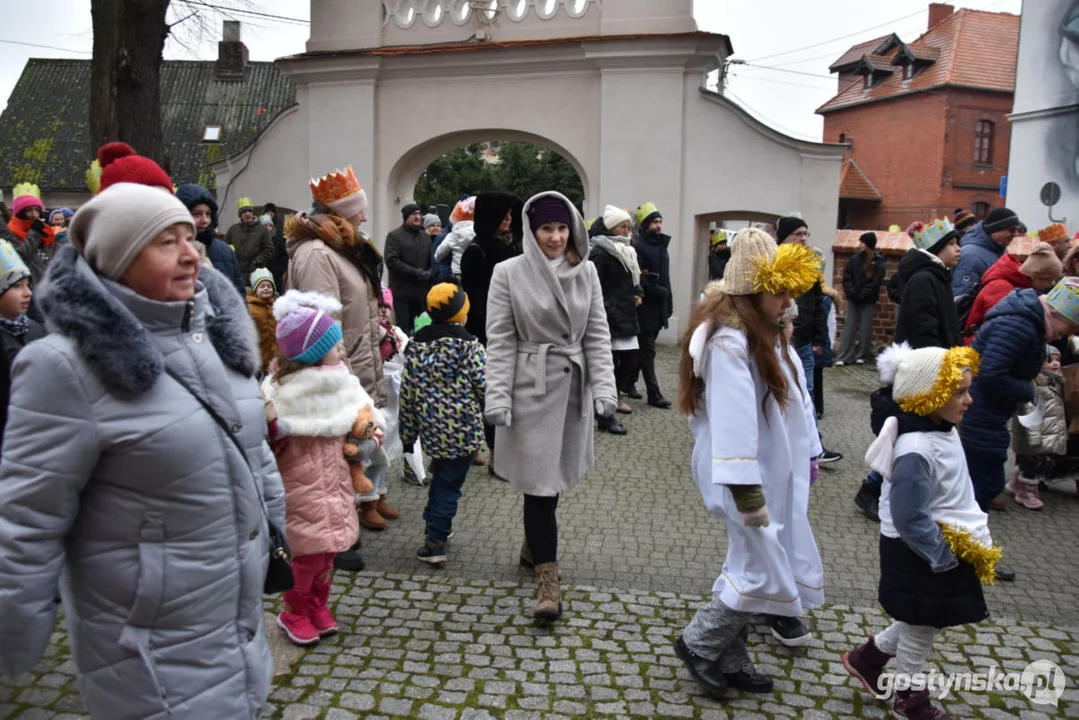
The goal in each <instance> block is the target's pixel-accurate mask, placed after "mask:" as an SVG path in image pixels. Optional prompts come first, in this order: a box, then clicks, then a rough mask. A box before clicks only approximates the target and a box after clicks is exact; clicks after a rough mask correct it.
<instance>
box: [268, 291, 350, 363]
mask: <svg viewBox="0 0 1079 720" xmlns="http://www.w3.org/2000/svg"><path fill="white" fill-rule="evenodd" d="M273 309H274V317H276V318H277V333H276V335H277V346H278V347H279V348H281V352H282V353H283V354H284V355H285V357H287V358H288V359H289V360H293V361H295V362H298V363H302V364H304V365H314V364H315V363H317V362H318V361H319V360H321V359H322V358H324V357H326V353H328V352H330V350H333V348H334V346H335V345H337V343H339V342H341V338H342V334H341V324H340V323H338V322H337V321H336V320H334V319H333V316H332V315H330V313H332V312H335V311H340V309H341V304H340V303H339V302H337V301H336V300H335V299H333V298H331V297H329V296H327V295H320V294H319V293H305V292H297V291H296V290H289V291H288V292H286V293H285V294H284V295H282V296H281V297H280V298H278V299H277V301H276V302H275V303H274V308H273Z"/></svg>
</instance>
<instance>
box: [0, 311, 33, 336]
mask: <svg viewBox="0 0 1079 720" xmlns="http://www.w3.org/2000/svg"><path fill="white" fill-rule="evenodd" d="M0 328H3V330H4V332H7V333H9V334H11V335H14V336H15V337H22V336H23V335H25V334H26V333H27V332H29V331H30V317H29V316H28V315H26V313H23V314H22V315H16V316H15V317H13V318H11V319H10V320H8V319H7V318H3V317H0Z"/></svg>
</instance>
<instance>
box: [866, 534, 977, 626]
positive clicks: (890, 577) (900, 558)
mask: <svg viewBox="0 0 1079 720" xmlns="http://www.w3.org/2000/svg"><path fill="white" fill-rule="evenodd" d="M877 596H878V598H879V600H880V604H881V606H882V607H883V608H884V611H885V612H886V613H888V615H890V616H891V617H892V618H893V619H895V620H900V621H902V622H905V623H908V624H910V625H927V626H930V627H935V628H945V627H952V626H955V625H967V624H970V623H976V622H981V621H982V620H985V619H986V618H987V617H989V610H988V609H986V607H985V596H984V595H982V583H981V581H980V580H978V574H977V573H976V572H975V570H974V566H973V565H971V564H970V563H968V562H964V561H963V560H960V561H959V565H958V566H957V567H954V568H952V569H951V570H948V571H947V572H942V573H937V572H933V569H932V568H931V567H929V563H927V562H926V561H925V560H924V559H923V558H922V557H921V556H920V555H918V553H916V552H914V551H913V550H911V549H910V547H909V546H908V545H907V544H906V543H905V542H903V541H902V540H900V539H899V538H890V537H885V536H883V535H881V536H880V585H879V586H878V594H877Z"/></svg>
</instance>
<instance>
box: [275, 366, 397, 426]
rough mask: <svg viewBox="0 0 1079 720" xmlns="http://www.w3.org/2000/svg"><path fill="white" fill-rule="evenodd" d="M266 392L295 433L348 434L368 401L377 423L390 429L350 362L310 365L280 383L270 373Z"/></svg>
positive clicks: (281, 416)
mask: <svg viewBox="0 0 1079 720" xmlns="http://www.w3.org/2000/svg"><path fill="white" fill-rule="evenodd" d="M262 395H263V397H264V398H266V401H267V402H272V403H273V405H274V408H275V409H276V410H277V416H278V417H279V418H281V419H282V420H286V421H288V424H289V432H290V433H291V434H292V435H304V436H309V437H326V436H335V435H346V434H347V433H348V431H349V430H350V429H351V428H352V423H353V421H355V420H356V413H358V412H359V411H360V409H362V408H363V406H364V405H370V406H371V410H372V413H373V415H374V418H375V423H376V424H377V425H378V426H379V427H380V428H382V429H383V430H385V429H386V420H385V418H383V416H382V413H381V411H379V410H378V409H376V408H375V403H374V401H372V400H371V396H370V395H368V394H367V391H366V390H364V389H363V386H362V385H360V381H359V379H358V378H357V377H356V376H355V375H353V374H352V372H351V371H350V370H349V369H348V367H347V366H346V365H336V366H333V367H311V368H307V369H305V370H301V371H299V372H298V373H295V374H293V375H290V376H288V377H286V378H285V379H284V381H283V382H282V383H281V384H280V385H279V384H277V383H276V382H274V381H273V375H272V374H271V375H268V376H267V377H266V379H265V380H263V381H262Z"/></svg>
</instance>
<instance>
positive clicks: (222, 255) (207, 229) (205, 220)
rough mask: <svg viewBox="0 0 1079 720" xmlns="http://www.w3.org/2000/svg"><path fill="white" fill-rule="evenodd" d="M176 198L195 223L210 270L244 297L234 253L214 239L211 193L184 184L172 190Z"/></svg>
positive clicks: (214, 211)
mask: <svg viewBox="0 0 1079 720" xmlns="http://www.w3.org/2000/svg"><path fill="white" fill-rule="evenodd" d="M176 199H177V200H179V201H180V202H182V203H183V204H184V206H185V207H187V209H188V210H190V211H191V217H192V219H193V220H194V221H195V239H196V240H198V241H199V242H201V243H202V244H203V245H205V246H206V257H208V258H210V263H211V264H212V265H213V266H214V270H217V271H218V272H219V273H221V274H223V275H224V276H225V277H227V278H228V279H229V280H230V281H231V282H232V284H233V286H234V287H235V288H236V291H237V292H238V293H240V295H244V294H245V292H246V290H245V287H246V285H247V282H246V281H247V278H244V277H243V275H241V274H240V263H239V261H238V260H237V259H236V253H234V252H233V251H232V248H230V247H229V246H228V245H226V244H225V243H224V242H223V241H222V240H219V239H218V238H217V201H216V200H214V196H213V193H211V192H210V191H209V190H207V189H206V188H204V187H203V186H201V185H195V184H194V183H187V184H185V185H181V186H180V187H178V188H176ZM278 287H280V286H278Z"/></svg>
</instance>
